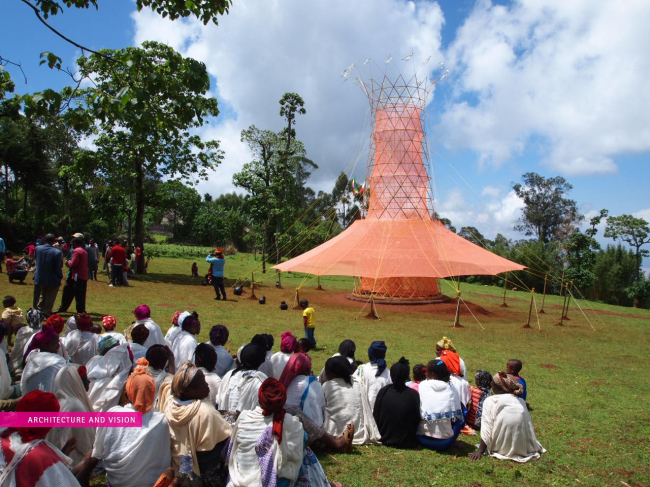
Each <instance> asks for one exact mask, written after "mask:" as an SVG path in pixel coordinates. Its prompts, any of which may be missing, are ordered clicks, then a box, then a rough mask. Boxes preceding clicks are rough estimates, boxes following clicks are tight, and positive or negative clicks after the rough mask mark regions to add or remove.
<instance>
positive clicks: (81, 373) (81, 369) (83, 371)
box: [77, 365, 88, 379]
mask: <svg viewBox="0 0 650 487" xmlns="http://www.w3.org/2000/svg"><path fill="white" fill-rule="evenodd" d="M77 372H78V373H79V377H81V378H82V379H87V378H88V369H87V368H86V366H85V365H80V366H79V367H77Z"/></svg>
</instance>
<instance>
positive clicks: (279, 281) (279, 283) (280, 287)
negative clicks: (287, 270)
mask: <svg viewBox="0 0 650 487" xmlns="http://www.w3.org/2000/svg"><path fill="white" fill-rule="evenodd" d="M277 273H278V283H277V284H276V286H275V287H277V288H278V289H284V288H283V287H282V277H281V274H282V272H280V271H279V270H278V271H277Z"/></svg>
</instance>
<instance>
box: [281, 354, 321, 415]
mask: <svg viewBox="0 0 650 487" xmlns="http://www.w3.org/2000/svg"><path fill="white" fill-rule="evenodd" d="M279 380H280V382H282V385H283V386H284V387H285V389H286V390H287V403H286V408H287V409H288V410H291V409H292V408H300V410H301V411H302V412H303V413H305V414H306V415H307V416H308V417H309V419H311V420H312V421H313V422H314V423H316V424H317V425H319V426H322V425H323V413H324V412H325V396H324V395H323V388H322V386H321V385H320V382H318V380H317V379H316V377H314V376H313V375H311V358H309V355H306V354H304V353H294V354H293V355H292V356H291V358H290V359H289V362H287V366H286V367H285V368H284V370H283V371H282V375H281V376H280V379H279Z"/></svg>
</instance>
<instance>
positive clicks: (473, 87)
mask: <svg viewBox="0 0 650 487" xmlns="http://www.w3.org/2000/svg"><path fill="white" fill-rule="evenodd" d="M649 22H650V3H649V2H647V1H644V0H629V1H626V2H616V1H613V0H606V1H598V2H594V1H593V0H572V1H569V2H567V1H565V0H516V1H514V2H513V5H511V6H510V7H504V6H500V5H499V6H497V5H493V4H492V3H491V2H490V1H489V0H479V1H478V2H477V4H476V6H475V8H474V10H473V11H472V12H471V14H470V15H469V17H468V18H467V20H466V21H465V23H464V25H463V26H462V27H461V28H460V29H459V31H458V33H457V38H456V39H455V41H454V42H453V43H452V44H451V46H450V48H449V50H448V53H447V55H448V59H449V65H450V67H451V69H452V73H453V75H454V78H455V79H456V85H455V87H454V89H455V101H454V102H453V103H450V105H449V106H448V107H447V108H446V113H445V114H444V115H443V117H442V122H441V124H440V127H438V128H437V129H438V130H441V131H443V136H446V137H444V139H445V140H446V143H447V144H448V147H449V148H454V149H458V148H467V149H471V150H474V151H476V152H477V153H478V154H479V163H480V164H482V165H485V164H492V165H496V166H499V165H501V164H503V163H504V162H506V161H508V160H509V159H511V158H513V157H515V156H518V155H521V154H522V153H523V152H524V150H525V149H526V148H527V147H537V148H538V150H539V152H540V156H541V157H542V158H543V161H544V162H545V163H546V164H547V165H548V166H549V167H550V168H552V169H553V170H556V171H560V172H562V173H564V174H569V175H575V174H596V173H600V174H603V173H612V172H615V171H616V170H617V166H616V163H615V158H616V156H618V155H622V154H625V153H632V152H642V151H647V150H650V118H649V117H648V114H647V107H648V106H650V92H649V91H648V89H647V80H648V78H649V77H650V57H648V56H647V52H646V49H645V48H644V47H643V46H646V45H648V43H650V31H648V29H647V25H648V23H649ZM468 97H469V98H468Z"/></svg>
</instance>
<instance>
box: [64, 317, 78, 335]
mask: <svg viewBox="0 0 650 487" xmlns="http://www.w3.org/2000/svg"><path fill="white" fill-rule="evenodd" d="M65 326H66V327H67V328H68V331H69V332H70V331H72V330H76V329H77V320H76V319H75V317H74V315H72V316H71V317H70V318H68V321H66V322H65Z"/></svg>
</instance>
